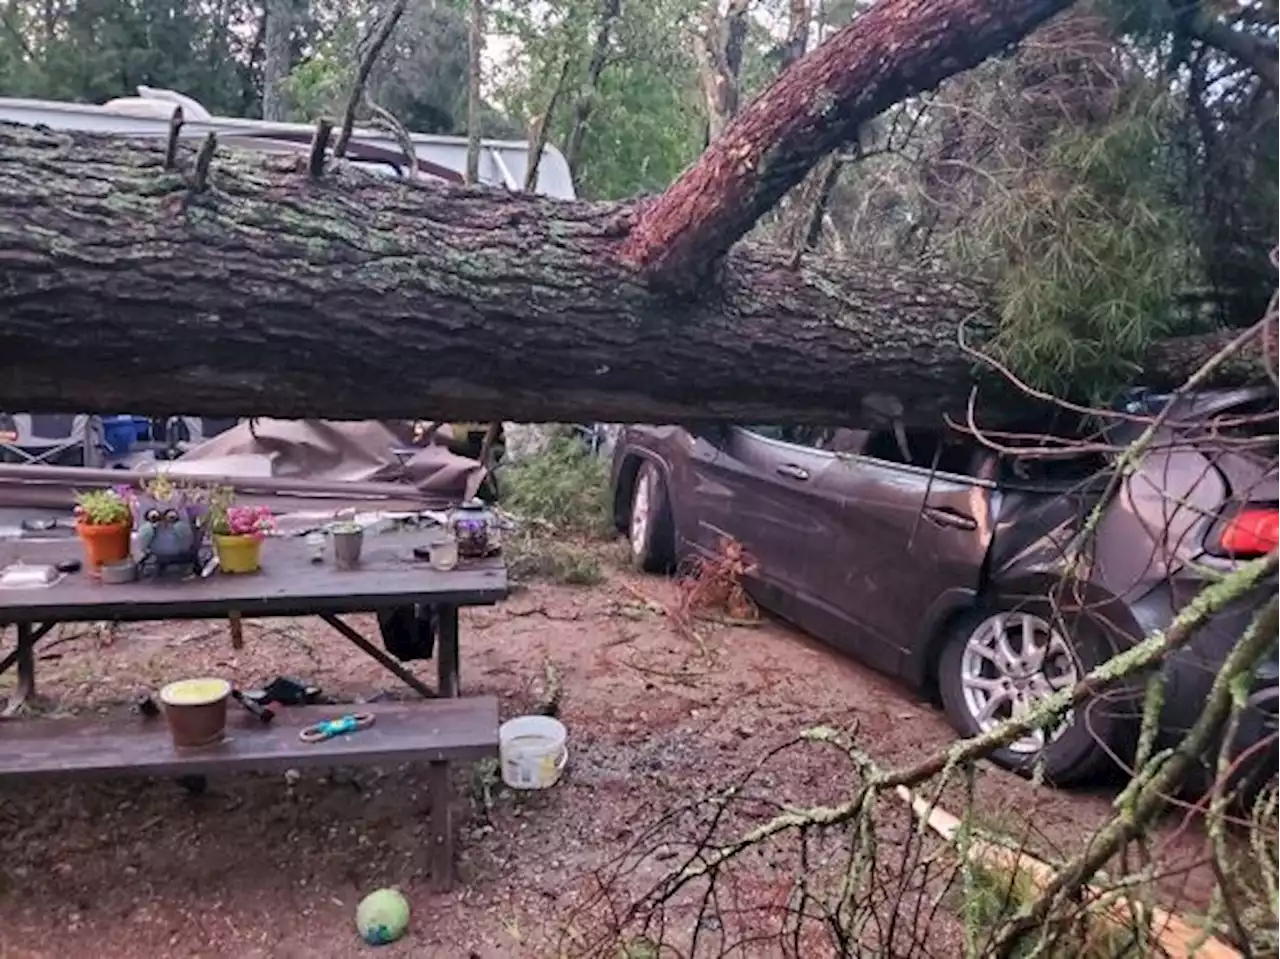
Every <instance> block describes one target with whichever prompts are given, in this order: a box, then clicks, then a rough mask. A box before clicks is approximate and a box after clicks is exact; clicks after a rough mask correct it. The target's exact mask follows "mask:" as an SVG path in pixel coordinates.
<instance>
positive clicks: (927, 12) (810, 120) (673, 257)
mask: <svg viewBox="0 0 1280 959" xmlns="http://www.w3.org/2000/svg"><path fill="white" fill-rule="evenodd" d="M1070 5H1071V0H946V2H943V0H881V2H880V3H877V4H876V5H875V6H874V7H872V8H871V9H870V10H869V11H867V12H866V13H863V14H860V15H859V16H858V17H857V18H856V19H855V20H854V21H853V22H852V23H850V24H849V25H848V26H847V27H844V28H843V29H842V30H839V31H838V32H836V33H835V34H833V35H832V36H831V37H830V38H829V39H828V40H827V41H826V42H825V43H823V44H822V46H820V47H818V48H817V49H816V50H814V51H813V53H811V54H809V56H807V57H805V58H804V59H802V60H800V61H798V62H797V63H795V64H794V65H792V67H791V68H790V69H789V70H787V71H786V72H785V73H783V74H782V76H781V77H779V78H778V80H777V82H776V83H774V84H773V85H772V86H771V87H769V89H767V90H766V91H765V92H764V93H762V94H761V95H760V96H759V97H757V98H756V99H755V101H753V102H752V103H751V105H750V106H748V107H747V108H746V109H745V110H744V111H742V112H741V113H740V114H739V115H738V117H737V119H736V120H734V122H733V123H732V124H731V125H730V127H729V129H728V130H726V131H725V133H724V135H723V136H721V137H719V138H718V139H715V140H713V141H712V143H711V146H710V147H708V149H707V150H706V152H705V153H703V155H702V157H701V158H700V159H699V160H698V162H697V163H695V164H694V165H693V166H691V167H690V168H689V169H688V170H686V171H685V172H684V173H683V174H682V175H681V176H680V178H679V179H678V180H677V181H676V182H675V183H674V184H672V185H671V187H669V188H668V189H667V191H666V192H665V193H663V194H662V196H660V197H658V198H656V199H655V200H653V201H652V202H651V203H650V204H649V205H648V207H647V208H646V209H645V211H644V213H643V215H642V216H641V218H640V222H639V223H638V224H637V225H636V228H635V229H634V230H632V232H631V235H630V236H629V237H628V239H627V241H626V243H625V244H624V246H623V249H622V255H623V259H624V261H625V262H627V263H629V264H630V265H632V266H634V267H638V268H640V269H641V270H643V271H644V272H645V273H647V274H648V275H649V276H650V277H651V278H652V279H653V281H654V282H655V283H658V284H660V285H662V286H664V287H666V288H668V289H671V290H673V291H677V290H682V291H692V290H696V289H698V288H699V286H701V285H702V284H703V283H704V282H705V281H706V278H707V276H708V274H709V272H710V269H711V267H712V266H713V265H714V264H715V262H716V261H717V260H719V259H720V257H721V256H723V255H724V254H725V253H726V252H728V250H729V248H730V247H732V246H733V244H735V243H736V242H738V240H740V239H741V238H742V237H743V236H745V235H746V233H747V232H748V231H749V230H750V229H751V227H752V226H753V225H754V224H755V223H756V221H757V220H759V219H760V217H761V216H763V215H764V214H765V213H767V212H768V211H769V210H770V209H772V208H773V206H774V205H775V204H776V203H777V202H778V201H779V200H780V199H781V198H782V196H783V195H784V194H785V193H786V192H787V191H788V190H790V189H791V188H792V187H794V186H795V185H796V184H797V183H799V182H800V181H801V180H803V179H804V177H805V175H806V174H808V172H809V170H810V169H812V168H813V167H814V165H815V164H817V162H818V161H819V160H821V159H822V157H823V156H825V155H826V154H827V153H830V152H831V151H832V150H834V149H836V148H838V147H839V146H840V145H841V144H843V143H847V142H849V141H850V140H851V139H852V138H853V137H854V136H855V135H856V133H857V130H858V128H859V127H860V126H861V125H862V124H863V123H865V122H866V121H868V120H870V119H872V118H873V117H875V116H877V115H879V114H880V113H882V112H883V111H884V110H886V109H887V108H888V107H890V106H892V105H893V104H895V103H898V102H899V101H901V100H904V99H906V98H907V97H909V96H913V95H914V94H917V93H920V92H921V91H924V90H930V89H932V88H933V87H935V86H937V85H938V84H939V83H941V82H942V81H943V80H945V79H946V78H947V77H949V76H952V75H953V74H956V73H959V72H961V71H962V70H966V69H968V68H970V67H972V66H975V65H977V64H978V63H981V62H982V61H983V60H985V59H986V58H987V57H989V56H992V55H993V54H996V53H999V52H1000V51H1001V50H1003V49H1004V48H1005V47H1007V46H1008V45H1009V44H1010V43H1014V42H1016V41H1018V40H1020V39H1022V37H1024V36H1026V35H1027V34H1028V33H1030V32H1031V31H1032V30H1034V29H1035V28H1036V27H1037V26H1039V25H1040V24H1041V23H1043V22H1044V21H1045V20H1047V19H1049V18H1050V17H1051V16H1053V15H1054V14H1055V13H1058V12H1059V11H1061V10H1064V9H1066V8H1067V7H1069V6H1070Z"/></svg>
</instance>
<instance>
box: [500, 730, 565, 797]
mask: <svg viewBox="0 0 1280 959" xmlns="http://www.w3.org/2000/svg"><path fill="white" fill-rule="evenodd" d="M568 738H569V731H568V730H567V729H565V728H564V724H563V723H561V722H560V721H559V720H555V719H552V718H551V717H549V716H517V717H516V718H515V719H509V720H507V721H506V722H505V723H503V724H502V726H501V728H499V729H498V757H499V760H500V764H501V766H502V781H503V782H504V783H506V784H507V785H508V786H510V787H511V788H512V789H550V788H551V787H552V786H554V785H555V784H556V783H557V782H559V781H560V774H561V773H562V772H563V771H564V767H565V764H566V763H567V762H568V761H569V747H568V745H567V741H568Z"/></svg>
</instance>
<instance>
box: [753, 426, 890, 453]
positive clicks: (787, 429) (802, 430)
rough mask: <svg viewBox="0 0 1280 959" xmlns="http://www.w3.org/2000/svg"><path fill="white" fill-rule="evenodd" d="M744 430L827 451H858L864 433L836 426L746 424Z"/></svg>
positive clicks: (863, 440) (860, 449)
mask: <svg viewBox="0 0 1280 959" xmlns="http://www.w3.org/2000/svg"><path fill="white" fill-rule="evenodd" d="M746 430H747V431H748V432H750V433H754V434H756V435H757V436H763V437H765V438H766V439H771V440H777V441H778V442H779V443H791V444H793V445H795V446H805V447H808V448H809V449H814V450H822V451H824V452H828V453H860V452H862V445H863V443H864V442H865V438H866V435H867V434H866V433H865V432H862V431H861V430H847V429H845V428H843V427H838V426H748V427H746Z"/></svg>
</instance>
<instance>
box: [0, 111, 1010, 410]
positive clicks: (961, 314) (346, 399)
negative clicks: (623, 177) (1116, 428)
mask: <svg viewBox="0 0 1280 959" xmlns="http://www.w3.org/2000/svg"><path fill="white" fill-rule="evenodd" d="M181 149H182V150H183V151H185V153H186V154H187V157H186V160H185V162H184V163H183V164H181V165H182V166H185V165H186V164H187V163H190V159H191V158H190V153H191V150H190V148H188V147H186V146H183V147H182V148H181ZM215 174H216V175H215V176H213V177H210V178H209V180H208V184H207V187H206V189H205V190H204V191H203V192H202V193H200V194H198V195H195V196H189V195H188V188H187V187H188V185H187V182H186V179H185V178H184V177H183V176H182V174H181V173H180V172H179V171H166V170H165V168H164V146H163V144H158V145H140V144H133V143H130V142H128V141H125V140H121V139H117V138H110V137H95V136H91V135H88V134H71V133H58V132H53V131H49V130H47V129H40V130H32V129H27V128H23V127H16V126H8V125H0V316H3V317H4V322H3V323H2V324H0V358H2V362H0V409H10V410H31V409H36V410H46V411H49V412H55V411H77V412H79V411H85V410H89V411H97V410H110V409H129V410H134V411H136V412H138V413H157V414H161V413H177V412H181V413H185V414H190V415H205V416H239V415H258V416H278V417H282V418H306V417H310V418H316V417H320V418H333V419H365V418H370V419H372V418H378V419H418V418H423V417H430V418H432V419H434V420H444V421H454V420H462V421H477V420H478V421H492V420H500V419H505V420H517V421H521V422H537V421H553V422H554V421H561V422H564V421H575V420H577V419H580V418H581V417H582V416H583V415H588V416H592V417H594V418H596V419H599V420H602V421H613V422H657V423H663V422H690V421H699V420H703V421H705V420H721V421H725V420H737V421H745V422H753V421H754V422H797V423H799V422H808V423H815V422H816V423H822V424H824V425H839V424H850V425H857V424H868V423H879V422H882V421H883V417H884V416H893V415H895V414H897V413H899V412H901V413H902V415H903V419H904V421H905V422H908V423H919V424H927V425H930V426H935V425H937V424H939V423H940V422H941V416H942V414H943V413H944V412H950V413H952V414H953V415H957V416H959V415H961V414H963V412H964V410H965V409H966V406H967V400H968V396H969V392H970V389H971V386H972V382H973V381H972V373H973V361H972V359H971V358H970V357H969V356H967V355H966V354H965V353H964V351H963V350H961V348H960V346H959V343H958V340H957V335H956V333H957V329H958V327H959V326H960V324H961V323H962V322H965V324H966V337H967V338H968V340H969V341H970V342H978V341H980V340H981V337H982V335H983V333H984V331H988V332H989V331H990V330H991V328H992V321H991V320H990V316H991V310H990V308H989V298H988V293H987V291H986V289H985V288H984V287H983V286H982V285H981V284H978V283H975V282H973V281H970V280H962V279H959V278H956V277H951V276H947V275H945V274H941V273H931V272H929V271H922V270H918V269H909V270H908V269H902V270H893V269H886V268H885V267H883V266H882V265H878V264H874V265H866V264H859V263H854V262H843V261H841V262H833V261H826V260H822V259H821V258H817V257H815V258H812V259H811V260H806V261H805V263H804V264H803V265H802V266H801V268H800V269H799V270H791V269H789V267H788V263H787V256H786V254H785V253H783V252H771V251H768V250H764V249H760V248H755V247H752V246H749V245H744V246H743V247H741V248H740V249H738V250H735V251H734V252H733V254H732V255H730V256H729V257H728V258H727V260H726V262H725V265H724V270H723V276H722V280H721V283H720V285H719V287H718V288H717V289H716V290H715V291H714V292H709V293H707V294H705V295H703V296H700V297H697V298H688V299H686V300H685V301H683V302H675V301H672V300H670V299H669V298H667V297H665V296H664V295H662V294H661V293H655V292H654V291H652V290H651V289H650V288H649V285H648V284H647V282H646V281H645V279H644V278H643V277H642V276H641V275H639V274H638V273H636V272H635V271H633V270H630V269H628V268H627V267H625V266H623V265H622V264H621V263H620V262H619V258H618V257H617V255H616V252H617V249H618V246H619V244H620V243H621V242H623V241H624V239H625V237H626V235H627V231H628V229H629V228H630V225H631V219H632V217H633V215H634V210H633V209H632V208H631V207H629V206H626V205H620V204H592V203H562V202H557V201H551V200H546V199H543V198H539V197H534V196H529V195H524V194H508V193H506V192H504V191H489V190H477V189H474V188H472V189H470V190H465V189H462V188H460V187H453V186H447V185H443V184H435V183H425V182H424V183H401V182H390V181H388V180H386V179H383V178H378V177H374V176H370V175H368V174H363V173H361V172H359V171H356V170H351V169H347V168H345V167H343V166H339V167H337V168H336V169H334V170H333V171H332V172H330V173H328V174H326V175H325V176H324V177H323V178H321V179H319V180H312V179H311V178H310V177H309V176H308V175H307V162H306V157H305V156H297V157H294V156H271V157H263V156H261V155H249V154H237V153H234V152H231V151H219V153H218V157H217V160H216V164H215ZM988 395H991V396H993V397H994V396H995V395H996V394H995V393H993V383H992V382H991V381H988V383H987V385H984V387H983V388H982V390H981V391H980V393H979V397H980V400H981V399H983V398H985V397H987V396H988ZM1010 400H1015V402H1012V404H1010V403H1009V401H1010ZM1025 403H1026V401H1024V405H1023V411H1024V412H1025ZM1017 407H1018V404H1017V403H1016V397H1002V398H1001V403H1000V404H994V403H993V404H992V406H991V410H990V414H991V415H990V417H989V418H985V419H981V421H982V422H988V423H998V422H1006V421H1009V420H1010V419H1022V417H1020V416H1019V415H1018V408H1017ZM997 408H998V411H999V414H1000V415H996V413H997ZM978 411H979V416H980V417H986V416H987V412H988V411H987V408H986V404H984V403H982V402H980V403H979V407H978Z"/></svg>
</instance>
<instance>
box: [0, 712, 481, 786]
mask: <svg viewBox="0 0 1280 959" xmlns="http://www.w3.org/2000/svg"><path fill="white" fill-rule="evenodd" d="M273 708H275V709H276V710H277V715H276V718H275V720H274V721H273V722H272V723H271V724H269V725H263V724H262V723H260V722H259V721H258V720H257V719H256V718H255V717H253V716H252V715H250V714H249V713H248V712H247V711H246V710H245V709H243V708H242V707H241V706H239V705H238V704H236V703H234V702H232V703H229V704H228V710H229V712H228V717H227V738H226V739H225V741H224V742H222V743H219V744H218V745H215V746H209V747H204V748H201V749H192V750H181V751H179V750H177V749H175V748H174V746H173V744H172V741H171V740H170V738H169V728H168V725H167V724H166V723H165V720H164V718H163V717H154V718H150V719H148V718H144V717H142V716H131V717H122V718H119V719H107V720H103V719H78V718H77V719H24V720H21V721H9V722H0V782H3V781H5V780H8V779H17V778H27V777H44V778H63V777H67V778H70V777H77V778H85V777H102V776H112V775H140V776H202V775H209V774H213V773H220V772H228V771H240V770H249V769H261V770H271V769H281V768H302V767H307V766H311V767H317V766H320V767H323V766H329V767H332V766H354V765H369V764H374V763H410V762H424V763H429V762H447V761H452V760H475V759H483V758H485V757H489V756H494V755H496V754H497V752H498V701H497V699H496V698H495V697H493V696H471V697H467V698H464V699H438V700H431V701H428V702H413V703H375V704H370V705H358V706H351V705H330V706H294V707H288V708H284V707H273ZM349 712H362V713H364V712H367V713H373V714H374V715H375V716H376V717H377V718H376V720H375V722H374V724H373V725H372V726H370V727H369V728H368V729H362V730H359V731H358V732H354V733H349V734H347V735H344V736H339V737H336V738H334V739H329V740H326V741H324V742H320V743H310V744H309V743H304V742H302V740H300V739H299V738H298V733H299V731H300V730H302V729H304V728H305V727H307V726H310V725H312V724H314V723H317V722H319V721H321V720H324V719H334V718H337V717H338V716H341V715H342V714H344V713H349Z"/></svg>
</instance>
